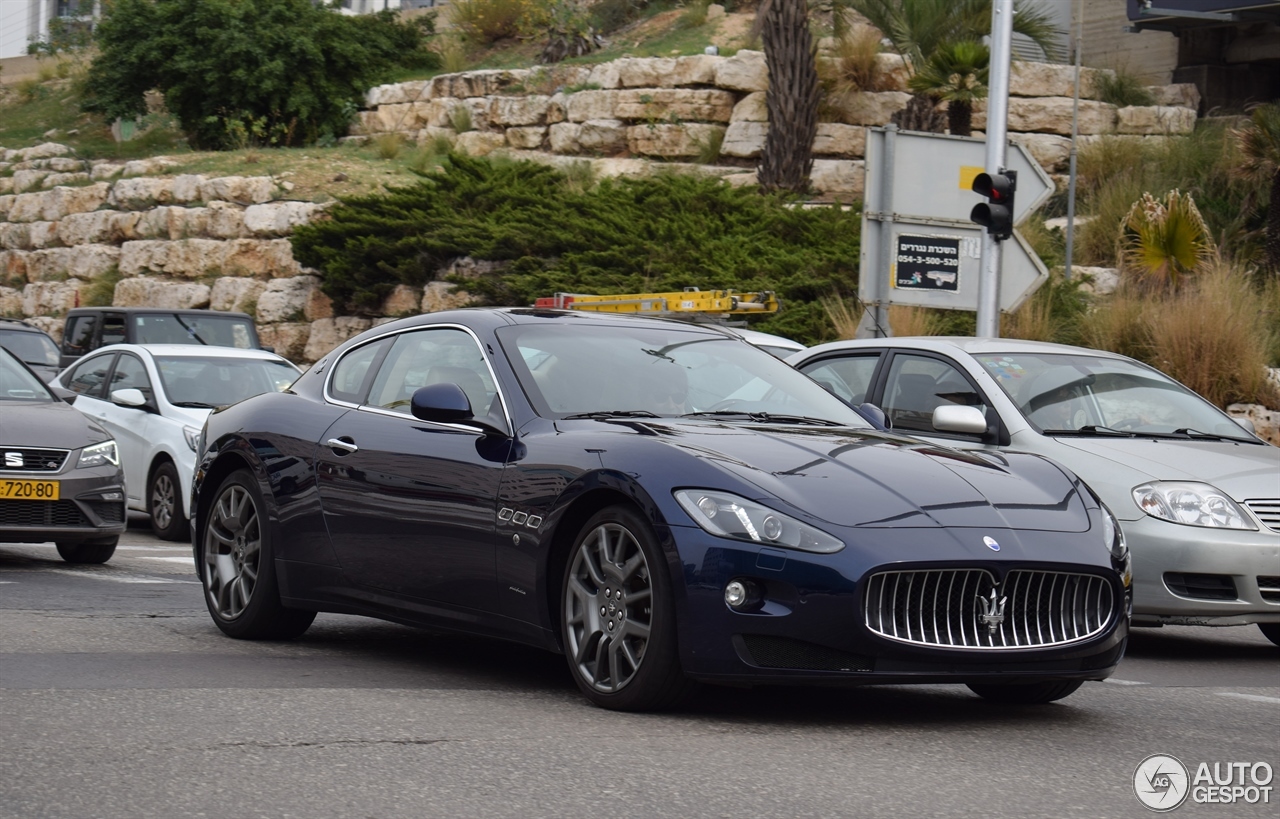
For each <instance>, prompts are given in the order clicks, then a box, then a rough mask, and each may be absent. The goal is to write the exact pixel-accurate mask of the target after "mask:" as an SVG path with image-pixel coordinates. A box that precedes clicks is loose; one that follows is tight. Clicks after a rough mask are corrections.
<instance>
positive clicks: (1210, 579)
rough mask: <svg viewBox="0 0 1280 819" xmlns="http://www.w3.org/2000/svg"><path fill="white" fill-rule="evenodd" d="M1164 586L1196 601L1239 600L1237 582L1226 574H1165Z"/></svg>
mask: <svg viewBox="0 0 1280 819" xmlns="http://www.w3.org/2000/svg"><path fill="white" fill-rule="evenodd" d="M1164 584H1165V585H1166V586H1168V587H1169V591H1171V592H1173V593H1174V594H1176V595H1178V596H1179V597H1193V598H1195V599H1196V600H1237V599H1239V595H1237V594H1236V582H1235V581H1234V580H1232V579H1231V577H1230V576H1229V575H1225V574H1183V573H1182V572H1165V573H1164Z"/></svg>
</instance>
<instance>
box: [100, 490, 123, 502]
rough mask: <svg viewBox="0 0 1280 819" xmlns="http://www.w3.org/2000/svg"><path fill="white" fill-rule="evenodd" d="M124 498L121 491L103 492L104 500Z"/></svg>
mask: <svg viewBox="0 0 1280 819" xmlns="http://www.w3.org/2000/svg"><path fill="white" fill-rule="evenodd" d="M123 498H124V495H121V494H120V493H119V492H103V493H102V499H103V500H122V499H123Z"/></svg>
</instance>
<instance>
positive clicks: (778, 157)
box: [757, 0, 819, 193]
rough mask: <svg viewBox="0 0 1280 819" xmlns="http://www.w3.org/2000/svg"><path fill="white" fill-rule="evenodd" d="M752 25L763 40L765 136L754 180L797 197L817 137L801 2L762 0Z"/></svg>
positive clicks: (814, 78)
mask: <svg viewBox="0 0 1280 819" xmlns="http://www.w3.org/2000/svg"><path fill="white" fill-rule="evenodd" d="M757 25H759V26H761V28H762V31H761V34H762V35H763V40H764V56H765V63H766V65H767V66H768V70H769V90H768V91H767V92H766V93H765V107H766V108H767V109H768V111H769V131H768V134H767V135H766V137H765V143H764V151H763V153H762V154H761V157H760V170H759V172H758V180H759V183H760V187H761V188H763V189H764V190H767V191H768V190H788V191H795V192H797V193H798V192H801V191H803V190H805V189H806V188H807V187H808V186H809V174H810V172H811V171H812V170H813V138H814V135H815V134H817V132H818V93H819V90H818V67H817V63H816V61H815V57H814V45H813V36H812V35H811V34H810V33H809V6H808V3H807V2H806V0H764V2H763V3H761V4H760V10H759V12H758V17H757Z"/></svg>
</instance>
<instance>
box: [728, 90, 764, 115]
mask: <svg viewBox="0 0 1280 819" xmlns="http://www.w3.org/2000/svg"><path fill="white" fill-rule="evenodd" d="M768 121H769V108H768V106H767V105H766V104H765V92H764V91H753V92H751V93H750V94H747V95H746V96H745V97H743V98H742V99H741V100H739V101H738V104H737V105H735V106H733V113H732V114H730V115H729V122H768Z"/></svg>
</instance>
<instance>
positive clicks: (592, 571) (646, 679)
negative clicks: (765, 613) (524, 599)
mask: <svg viewBox="0 0 1280 819" xmlns="http://www.w3.org/2000/svg"><path fill="white" fill-rule="evenodd" d="M560 621H561V628H562V632H563V637H564V648H565V654H566V656H567V658H568V661H569V668H570V670H571V671H572V673H573V678H574V681H575V682H577V684H578V688H579V689H581V690H582V693H583V694H585V695H586V697H587V699H589V700H591V701H592V702H593V703H595V704H596V705H599V706H602V707H604V708H611V709H615V710H620V711H644V710H656V709H662V708H669V707H671V706H673V705H675V704H677V703H678V702H679V701H681V700H682V699H684V697H685V696H686V695H687V693H688V692H689V691H691V690H692V685H693V684H692V682H691V681H690V680H688V679H687V678H686V677H685V676H684V672H683V671H682V670H681V668H680V660H679V657H678V655H677V649H676V624H675V606H674V604H673V601H672V593H671V580H670V578H669V575H668V572H667V568H666V563H665V562H664V560H663V557H662V551H661V549H659V548H658V545H657V541H656V539H655V538H654V536H653V533H652V530H651V529H650V527H649V525H648V523H646V522H645V521H644V519H643V518H641V517H640V516H639V515H638V514H636V513H635V512H634V511H632V510H631V509H629V508H627V507H624V506H613V507H609V508H607V509H604V510H602V511H600V512H598V513H596V515H594V516H593V517H592V518H591V519H590V520H589V521H587V524H586V525H585V526H584V527H583V529H582V532H581V534H579V536H578V539H577V541H576V545H575V546H574V548H573V552H572V553H571V554H570V555H569V561H568V566H567V567H566V569H565V578H564V595H563V600H562V606H561V617H560Z"/></svg>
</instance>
